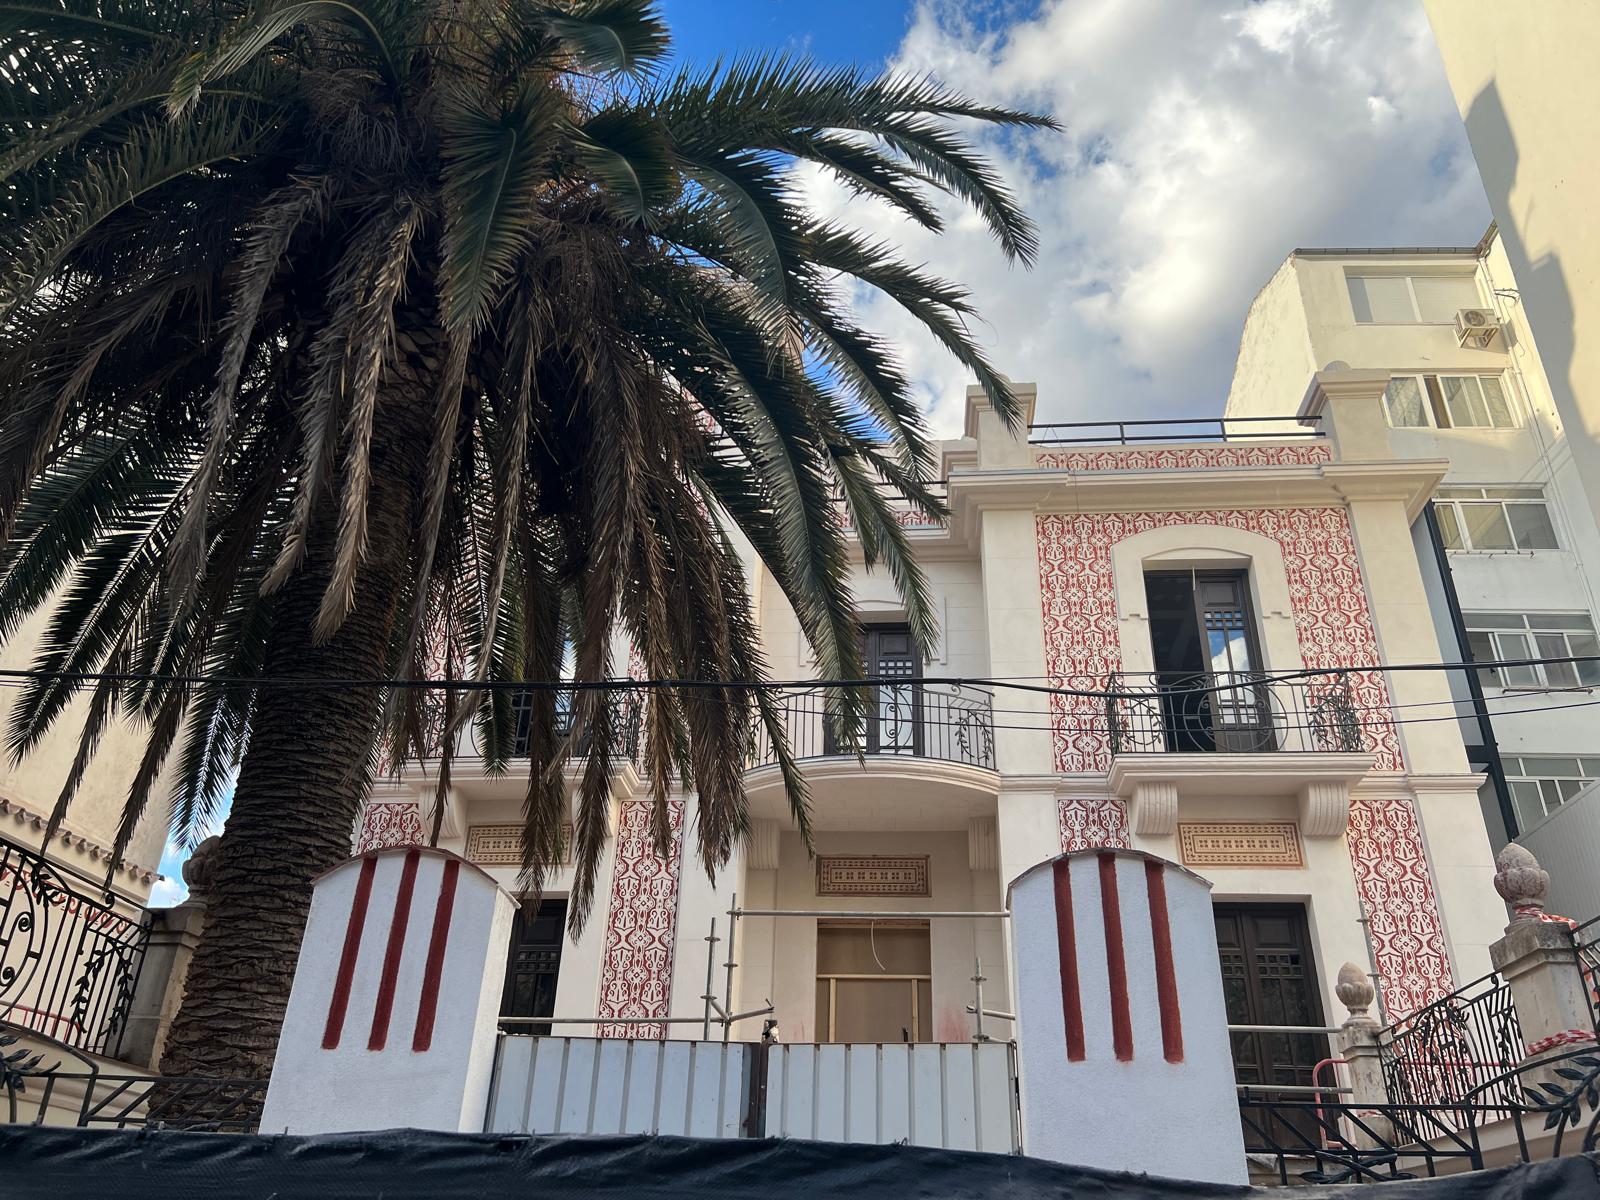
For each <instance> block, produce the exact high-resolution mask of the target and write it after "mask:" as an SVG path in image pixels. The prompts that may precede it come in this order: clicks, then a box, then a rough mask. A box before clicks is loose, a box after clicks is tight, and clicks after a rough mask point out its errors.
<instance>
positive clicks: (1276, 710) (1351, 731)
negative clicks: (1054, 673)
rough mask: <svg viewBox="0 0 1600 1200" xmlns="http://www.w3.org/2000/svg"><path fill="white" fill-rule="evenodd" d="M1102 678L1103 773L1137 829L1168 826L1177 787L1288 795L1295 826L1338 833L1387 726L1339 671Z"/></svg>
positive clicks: (1172, 825)
mask: <svg viewBox="0 0 1600 1200" xmlns="http://www.w3.org/2000/svg"><path fill="white" fill-rule="evenodd" d="M1107 687H1108V691H1109V692H1110V693H1111V694H1109V695H1107V696H1106V698H1105V702H1104V716H1105V724H1106V730H1107V734H1108V737H1109V740H1110V744H1111V772H1110V779H1109V782H1110V786H1111V788H1112V790H1113V791H1114V792H1115V793H1116V794H1117V795H1118V796H1120V797H1121V798H1122V799H1123V800H1124V801H1126V802H1127V804H1128V808H1129V815H1130V818H1131V819H1132V821H1133V827H1134V831H1135V832H1136V833H1140V834H1144V835H1166V834H1171V833H1174V832H1175V831H1176V828H1177V817H1178V800H1179V793H1180V792H1181V793H1182V794H1183V795H1185V796H1230V797H1238V796H1249V795H1260V796H1267V795H1290V796H1295V797H1296V798H1297V799H1298V801H1299V819H1300V830H1301V832H1302V833H1304V834H1307V835H1309V836H1314V837H1316V836H1322V837H1334V836H1337V835H1339V834H1341V833H1343V832H1344V828H1345V824H1346V822H1347V820H1348V817H1349V811H1350V789H1351V788H1353V787H1354V786H1355V785H1356V784H1357V783H1359V782H1360V781H1361V780H1362V779H1364V778H1365V777H1366V775H1367V773H1368V772H1369V771H1370V770H1371V769H1372V766H1373V762H1374V755H1373V747H1374V745H1375V744H1376V743H1377V741H1378V736H1379V734H1380V733H1381V732H1383V731H1386V730H1391V727H1392V718H1391V716H1390V714H1389V713H1388V711H1387V710H1377V709H1372V708H1369V707H1364V706H1363V705H1362V703H1361V701H1359V700H1358V699H1357V696H1356V693H1355V689H1354V688H1353V687H1352V686H1351V684H1350V681H1349V677H1348V676H1344V675H1324V676H1316V677H1312V678H1307V679H1277V678H1273V677H1271V676H1268V675H1264V674H1261V673H1259V672H1237V671H1234V672H1205V673H1200V674H1196V673H1175V672H1166V671H1161V672H1124V673H1121V674H1118V675H1113V676H1112V677H1111V678H1110V680H1109V681H1108V684H1107Z"/></svg>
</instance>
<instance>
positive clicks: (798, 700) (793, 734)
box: [750, 681, 994, 770]
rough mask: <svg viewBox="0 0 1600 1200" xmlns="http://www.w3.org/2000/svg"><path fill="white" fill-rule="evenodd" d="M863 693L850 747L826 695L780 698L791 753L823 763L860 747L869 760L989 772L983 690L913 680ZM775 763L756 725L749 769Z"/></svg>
mask: <svg viewBox="0 0 1600 1200" xmlns="http://www.w3.org/2000/svg"><path fill="white" fill-rule="evenodd" d="M870 691H871V693H872V700H871V702H870V703H869V704H868V706H867V721H866V727H865V729H864V731H863V735H862V738H861V741H860V744H859V746H857V747H855V748H851V747H847V746H844V745H842V744H841V741H840V738H839V736H838V731H837V726H836V724H835V720H834V717H833V714H832V713H831V712H830V711H829V705H828V693H827V691H826V690H824V689H820V688H819V689H815V690H809V691H803V692H791V693H788V694H787V695H785V696H784V697H783V698H782V700H781V701H780V702H779V709H780V712H781V720H782V723H783V727H784V731H785V733H786V734H787V736H788V740H789V752H790V754H792V755H793V756H794V757H795V758H796V759H807V758H828V757H832V756H834V755H848V754H853V753H854V752H855V750H857V749H859V750H860V751H861V752H862V753H863V754H865V755H866V756H867V757H869V758H878V757H897V758H931V759H937V760H940V761H942V762H955V763H966V764H967V765H969V766H974V767H986V768H988V769H990V770H993V769H994V698H993V697H992V696H991V695H990V694H989V693H988V692H986V691H983V690H982V689H980V688H974V687H963V686H961V685H959V684H931V683H917V682H914V681H912V682H907V683H903V684H891V685H881V686H877V687H873V688H871V689H870ZM776 761H777V759H776V757H775V756H774V754H773V749H772V740H771V738H770V737H769V736H768V735H767V731H766V729H765V728H764V727H762V726H758V727H757V731H756V746H755V752H754V753H753V754H752V756H751V760H750V766H751V767H760V766H766V765H769V764H771V763H773V762H776Z"/></svg>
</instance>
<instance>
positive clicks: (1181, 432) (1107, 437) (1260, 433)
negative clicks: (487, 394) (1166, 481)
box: [1028, 414, 1325, 446]
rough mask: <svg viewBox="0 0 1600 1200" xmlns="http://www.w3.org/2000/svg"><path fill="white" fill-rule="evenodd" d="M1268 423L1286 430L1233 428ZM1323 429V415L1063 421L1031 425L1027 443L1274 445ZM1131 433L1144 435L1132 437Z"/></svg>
mask: <svg viewBox="0 0 1600 1200" xmlns="http://www.w3.org/2000/svg"><path fill="white" fill-rule="evenodd" d="M1267 423H1272V424H1275V425H1280V426H1286V427H1285V428H1281V429H1272V430H1245V431H1242V432H1239V431H1235V430H1233V429H1232V428H1230V427H1231V426H1234V425H1262V424H1267ZM1321 425H1322V417H1321V415H1320V414H1319V415H1317V416H1307V417H1298V416H1282V417H1176V418H1167V419H1157V420H1148V421H1060V422H1052V423H1048V424H1039V425H1029V426H1028V441H1030V442H1032V443H1033V444H1034V445H1036V446H1086V445H1118V446H1132V445H1137V444H1140V443H1144V442H1245V441H1273V440H1277V439H1280V438H1320V437H1323V436H1325V435H1324V434H1323V431H1322V428H1321ZM1287 426H1294V428H1289V427H1287ZM1130 429H1134V430H1139V431H1141V432H1137V433H1129V432H1128V431H1129V430H1130ZM1054 430H1107V431H1109V430H1115V431H1116V432H1115V433H1114V434H1109V433H1093V434H1079V433H1055V432H1052V431H1054Z"/></svg>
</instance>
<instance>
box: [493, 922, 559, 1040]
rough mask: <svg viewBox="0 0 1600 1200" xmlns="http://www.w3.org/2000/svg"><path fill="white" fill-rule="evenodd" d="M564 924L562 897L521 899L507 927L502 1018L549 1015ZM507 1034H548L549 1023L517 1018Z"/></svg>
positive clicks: (552, 1010)
mask: <svg viewBox="0 0 1600 1200" xmlns="http://www.w3.org/2000/svg"><path fill="white" fill-rule="evenodd" d="M566 925H567V902H566V901H565V900H543V901H534V900H524V901H523V902H522V908H521V909H520V910H519V911H518V913H517V916H516V919H515V921H514V922H513V924H512V927H511V958H510V961H509V962H508V963H507V964H506V987H505V992H504V994H503V996H502V998H501V1001H500V1015H501V1016H502V1017H550V1016H554V1015H555V1011H556V978H557V976H558V975H559V974H560V972H561V946H562V942H563V940H564V938H565V933H566ZM505 1028H506V1032H508V1033H536V1034H541V1035H543V1034H548V1033H549V1032H550V1026H548V1025H535V1024H532V1023H531V1022H527V1021H517V1022H514V1023H511V1024H508V1025H506V1027H505Z"/></svg>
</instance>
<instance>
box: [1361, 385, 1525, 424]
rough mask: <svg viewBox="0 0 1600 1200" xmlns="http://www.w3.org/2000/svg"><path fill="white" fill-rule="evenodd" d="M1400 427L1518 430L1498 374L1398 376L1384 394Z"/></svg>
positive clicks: (1389, 411) (1393, 420) (1386, 409)
mask: <svg viewBox="0 0 1600 1200" xmlns="http://www.w3.org/2000/svg"><path fill="white" fill-rule="evenodd" d="M1383 407H1384V412H1385V413H1386V414H1387V416H1388V418H1389V424H1390V425H1392V426H1394V427H1395V428H1396V429H1515V428H1516V425H1517V421H1516V417H1515V416H1514V415H1513V414H1512V411H1511V401H1510V399H1509V398H1508V397H1507V395H1506V388H1505V384H1504V383H1503V382H1502V381H1501V379H1500V377H1499V376H1498V375H1396V376H1395V377H1394V378H1393V379H1391V380H1389V386H1388V388H1387V389H1386V390H1385V391H1384V393H1383Z"/></svg>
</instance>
